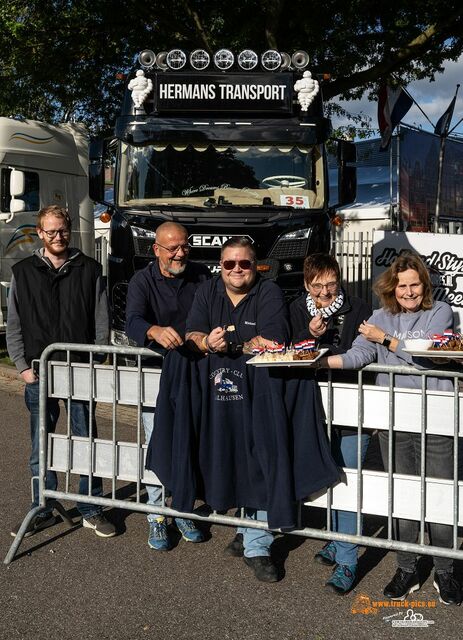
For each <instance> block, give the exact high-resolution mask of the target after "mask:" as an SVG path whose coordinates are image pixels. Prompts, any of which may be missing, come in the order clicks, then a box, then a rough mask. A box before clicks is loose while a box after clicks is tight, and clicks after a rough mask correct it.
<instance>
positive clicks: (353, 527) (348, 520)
mask: <svg viewBox="0 0 463 640" xmlns="http://www.w3.org/2000/svg"><path fill="white" fill-rule="evenodd" d="M357 442H358V437H357V434H353V435H342V436H341V435H339V433H338V432H337V431H336V430H333V437H332V443H331V451H332V454H333V458H334V459H335V461H336V463H337V464H338V465H339V466H342V467H346V468H348V469H356V468H357ZM360 442H361V456H362V464H363V461H364V460H365V456H366V453H367V449H368V444H369V442H370V435H369V434H367V433H362V436H361V440H360ZM331 518H332V527H333V531H337V532H338V533H350V534H353V535H355V534H356V533H357V514H356V513H354V512H353V511H336V510H334V511H333V512H332V514H331ZM360 533H361V531H360ZM333 544H334V546H335V547H336V562H337V563H338V564H350V565H353V564H357V555H358V545H357V544H352V543H351V542H339V541H336V542H334V543H333Z"/></svg>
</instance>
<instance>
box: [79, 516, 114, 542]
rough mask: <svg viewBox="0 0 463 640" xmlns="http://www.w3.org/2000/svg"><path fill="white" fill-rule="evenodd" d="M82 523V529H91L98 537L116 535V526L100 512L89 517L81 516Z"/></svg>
mask: <svg viewBox="0 0 463 640" xmlns="http://www.w3.org/2000/svg"><path fill="white" fill-rule="evenodd" d="M82 525H83V527H84V529H93V531H94V532H95V533H96V535H97V536H100V538H112V537H113V536H115V535H116V527H115V526H114V525H113V524H112V523H111V522H109V520H106V518H105V517H104V516H103V515H102V514H98V515H96V516H92V517H91V518H82Z"/></svg>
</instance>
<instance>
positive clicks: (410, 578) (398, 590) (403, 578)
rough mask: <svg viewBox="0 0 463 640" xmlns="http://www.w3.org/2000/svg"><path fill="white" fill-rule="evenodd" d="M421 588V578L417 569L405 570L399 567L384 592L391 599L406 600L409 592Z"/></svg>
mask: <svg viewBox="0 0 463 640" xmlns="http://www.w3.org/2000/svg"><path fill="white" fill-rule="evenodd" d="M419 588H420V580H419V578H418V574H417V573H416V571H413V572H412V571H404V570H403V569H401V568H400V567H399V568H398V569H397V571H396V572H395V574H394V577H393V578H392V580H391V581H390V583H389V584H388V585H386V587H385V588H384V591H383V593H384V595H385V596H386V598H390V599H391V600H405V598H406V596H407V595H408V594H409V593H413V591H418V589H419Z"/></svg>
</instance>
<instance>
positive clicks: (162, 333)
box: [125, 222, 211, 551]
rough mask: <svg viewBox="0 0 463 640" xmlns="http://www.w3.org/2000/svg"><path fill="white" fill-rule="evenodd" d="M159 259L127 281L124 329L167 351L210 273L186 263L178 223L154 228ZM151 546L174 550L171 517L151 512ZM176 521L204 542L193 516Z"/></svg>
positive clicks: (149, 413) (155, 489)
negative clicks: (170, 534)
mask: <svg viewBox="0 0 463 640" xmlns="http://www.w3.org/2000/svg"><path fill="white" fill-rule="evenodd" d="M153 251H154V254H155V256H156V260H155V261H154V262H151V263H150V264H149V265H148V266H147V267H145V268H144V269H141V270H140V271H138V272H137V273H136V274H135V275H134V276H133V278H132V279H131V281H130V283H129V289H128V293H127V307H126V327H125V328H126V333H127V335H128V336H129V338H131V339H132V340H134V341H135V342H136V343H137V345H138V346H140V347H148V348H149V349H153V350H154V351H157V352H158V353H162V354H164V353H166V352H167V351H168V350H170V349H176V348H177V347H180V346H182V345H183V342H184V337H185V326H186V318H187V315H188V311H189V310H190V308H191V305H192V302H193V298H194V295H195V292H196V288H197V287H198V285H199V284H200V283H201V282H204V280H207V279H208V278H210V277H211V274H210V272H209V269H207V267H205V266H204V265H201V264H196V263H194V262H189V261H188V255H189V251H190V245H189V244H188V232H187V230H186V229H185V227H183V226H182V225H180V224H177V223H176V222H164V223H163V224H161V225H159V227H158V228H157V229H156V240H155V243H154V245H153ZM142 419H143V426H144V429H145V437H146V442H149V440H150V438H151V433H152V431H153V423H154V409H153V408H151V407H144V408H143V412H142ZM146 489H147V493H148V504H150V505H161V504H162V490H161V487H159V486H153V485H150V486H147V488H146ZM148 524H149V535H148V545H149V546H150V547H151V548H152V549H155V550H156V551H168V550H169V549H170V548H171V542H170V540H169V535H168V528H167V521H166V518H165V517H164V516H161V515H159V514H154V513H150V514H148ZM175 524H176V526H177V528H178V530H179V531H180V533H181V534H182V537H183V539H184V540H186V541H187V542H202V541H203V540H204V536H203V534H202V532H201V531H200V530H199V529H197V528H196V527H195V525H194V523H193V522H192V521H191V520H185V519H183V518H176V519H175Z"/></svg>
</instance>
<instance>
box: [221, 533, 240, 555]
mask: <svg viewBox="0 0 463 640" xmlns="http://www.w3.org/2000/svg"><path fill="white" fill-rule="evenodd" d="M223 552H224V553H225V554H226V555H227V556H233V557H234V558H242V557H243V555H244V544H243V534H242V533H237V534H236V536H235V537H234V538H233V540H232V541H231V542H229V543H228V544H227V546H226V547H225V549H224V550H223Z"/></svg>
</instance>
